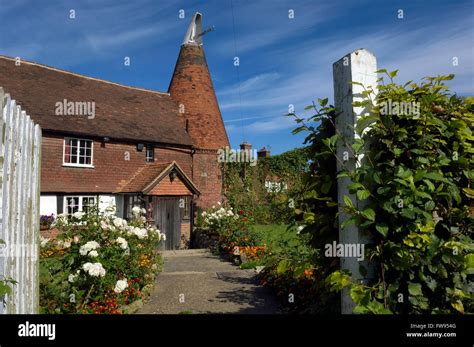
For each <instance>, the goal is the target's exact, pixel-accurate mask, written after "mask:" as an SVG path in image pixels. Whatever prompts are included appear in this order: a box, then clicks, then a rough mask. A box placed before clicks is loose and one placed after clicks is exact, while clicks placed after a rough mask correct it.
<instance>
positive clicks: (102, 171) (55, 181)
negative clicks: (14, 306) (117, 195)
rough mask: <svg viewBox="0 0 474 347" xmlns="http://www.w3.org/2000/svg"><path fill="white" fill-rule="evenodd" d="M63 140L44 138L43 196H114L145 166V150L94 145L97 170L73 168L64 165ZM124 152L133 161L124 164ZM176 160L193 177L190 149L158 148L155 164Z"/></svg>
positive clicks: (121, 144)
mask: <svg viewBox="0 0 474 347" xmlns="http://www.w3.org/2000/svg"><path fill="white" fill-rule="evenodd" d="M63 140H64V137H58V136H52V135H49V134H43V146H42V163H41V192H42V193H47V192H51V193H56V192H57V193H59V192H68V193H85V192H88V193H94V192H97V193H111V192H113V191H115V190H116V189H117V186H118V184H119V182H120V181H121V180H129V179H130V178H131V175H133V174H134V173H135V172H136V171H137V170H138V168H139V167H141V166H143V165H145V164H146V162H145V155H146V151H145V149H144V150H143V151H142V152H138V151H137V149H136V144H126V143H115V142H109V143H106V144H105V145H104V146H102V143H101V142H99V141H94V150H93V156H94V158H93V165H94V168H74V167H64V166H62V165H63ZM125 152H128V153H130V160H128V161H127V160H125ZM173 160H175V161H176V162H177V163H178V165H179V166H180V167H181V168H182V169H183V171H184V172H185V173H186V175H188V176H189V177H191V176H192V157H191V151H190V149H178V148H155V161H157V162H172V161H173Z"/></svg>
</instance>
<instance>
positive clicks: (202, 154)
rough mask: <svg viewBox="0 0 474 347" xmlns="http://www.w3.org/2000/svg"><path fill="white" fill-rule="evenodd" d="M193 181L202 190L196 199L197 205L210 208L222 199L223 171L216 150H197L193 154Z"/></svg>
mask: <svg viewBox="0 0 474 347" xmlns="http://www.w3.org/2000/svg"><path fill="white" fill-rule="evenodd" d="M193 182H194V183H195V184H196V185H197V187H198V189H199V191H200V192H201V195H200V196H199V198H198V199H197V200H196V205H197V207H200V208H209V207H211V206H212V205H215V204H216V203H217V202H218V201H222V171H221V168H220V164H219V163H218V162H217V152H216V151H211V150H196V153H194V155H193Z"/></svg>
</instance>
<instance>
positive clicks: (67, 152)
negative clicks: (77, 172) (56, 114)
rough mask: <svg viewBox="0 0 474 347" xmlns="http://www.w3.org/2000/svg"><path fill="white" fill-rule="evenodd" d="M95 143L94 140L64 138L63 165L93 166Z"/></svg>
mask: <svg viewBox="0 0 474 347" xmlns="http://www.w3.org/2000/svg"><path fill="white" fill-rule="evenodd" d="M93 150H94V143H93V141H92V140H85V139H78V138H72V137H66V138H64V146H63V165H64V166H78V167H93V165H92V162H93V161H92V160H93Z"/></svg>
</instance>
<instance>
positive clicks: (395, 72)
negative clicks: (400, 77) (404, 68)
mask: <svg viewBox="0 0 474 347" xmlns="http://www.w3.org/2000/svg"><path fill="white" fill-rule="evenodd" d="M397 72H398V70H393V71H390V72H389V75H390V77H392V78H393V77H395V76H396V75H397Z"/></svg>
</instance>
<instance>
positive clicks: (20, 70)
mask: <svg viewBox="0 0 474 347" xmlns="http://www.w3.org/2000/svg"><path fill="white" fill-rule="evenodd" d="M201 32H202V30H201V15H200V14H199V13H196V14H195V15H194V17H193V19H192V21H191V24H190V26H189V29H188V32H187V33H186V36H185V40H184V42H183V44H182V46H181V50H180V54H179V57H178V60H177V63H176V67H175V71H174V74H173V76H172V79H171V83H170V87H169V90H168V92H167V93H163V92H157V91H152V90H145V89H141V88H136V87H130V86H124V85H120V84H117V83H113V82H109V81H104V80H100V79H95V78H91V77H87V76H82V75H78V74H75V73H71V72H68V71H63V70H60V69H56V68H53V67H48V66H44V65H41V64H36V63H33V62H26V61H21V63H20V64H18V60H16V59H14V58H9V57H4V56H0V86H2V87H3V88H4V90H5V91H6V92H7V93H9V94H10V95H11V97H12V99H14V100H16V101H17V103H18V104H20V105H22V107H23V108H24V109H25V110H27V112H28V113H29V114H30V116H31V117H32V118H33V120H34V121H35V122H36V123H38V124H40V126H41V128H42V130H43V144H42V170H41V202H40V209H41V214H55V215H57V214H60V213H66V214H72V213H74V212H77V211H85V210H87V208H89V206H91V205H98V206H99V208H100V209H101V210H104V209H105V208H107V207H109V206H112V205H114V206H116V209H117V211H116V214H117V215H118V216H120V217H123V218H128V217H130V214H131V208H132V207H133V206H136V205H139V206H141V207H144V208H146V210H147V218H148V219H149V220H150V223H154V224H155V225H157V226H158V227H159V228H160V230H161V231H162V232H165V234H166V235H167V241H166V248H168V249H176V248H180V247H183V246H184V245H185V244H186V243H187V242H188V241H189V239H190V232H191V230H192V225H193V220H194V215H195V211H196V208H198V207H200V208H207V207H209V206H211V205H212V204H215V203H216V202H217V201H221V199H222V172H221V168H220V165H219V163H218V162H217V150H218V149H219V148H221V147H225V146H228V145H229V141H228V137H227V133H226V130H225V127H224V124H223V121H222V117H221V113H220V110H219V106H218V103H217V98H216V96H215V92H214V87H213V84H212V79H211V76H210V73H209V69H208V66H207V62H206V58H205V54H204V50H203V46H202V35H199V34H200V33H201Z"/></svg>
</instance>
